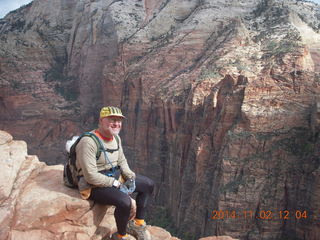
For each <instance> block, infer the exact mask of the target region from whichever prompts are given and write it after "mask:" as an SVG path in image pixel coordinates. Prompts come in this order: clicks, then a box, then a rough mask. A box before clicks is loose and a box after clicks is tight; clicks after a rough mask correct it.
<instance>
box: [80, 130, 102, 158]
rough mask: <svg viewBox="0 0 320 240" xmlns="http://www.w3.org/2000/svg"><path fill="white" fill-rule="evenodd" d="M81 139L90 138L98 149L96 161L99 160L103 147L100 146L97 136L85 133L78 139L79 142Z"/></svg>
mask: <svg viewBox="0 0 320 240" xmlns="http://www.w3.org/2000/svg"><path fill="white" fill-rule="evenodd" d="M82 137H91V138H92V139H93V140H94V142H95V143H96V145H97V148H98V151H97V153H96V160H98V159H99V158H100V155H101V152H102V151H103V150H104V148H103V145H102V143H101V141H100V139H99V138H98V136H97V135H95V134H94V133H92V132H85V133H83V134H82V135H81V136H80V137H79V138H78V139H79V141H80V139H81V138H82Z"/></svg>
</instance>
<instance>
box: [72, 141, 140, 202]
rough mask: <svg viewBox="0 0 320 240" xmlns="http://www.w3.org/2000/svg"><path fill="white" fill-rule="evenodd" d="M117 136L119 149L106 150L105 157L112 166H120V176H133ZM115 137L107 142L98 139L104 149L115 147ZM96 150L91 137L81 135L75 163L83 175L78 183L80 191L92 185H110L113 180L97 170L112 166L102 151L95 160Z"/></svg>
mask: <svg viewBox="0 0 320 240" xmlns="http://www.w3.org/2000/svg"><path fill="white" fill-rule="evenodd" d="M117 137H118V139H119V150H118V151H114V152H113V153H109V152H106V154H107V157H108V159H109V160H110V162H111V163H112V166H113V167H116V166H119V167H120V170H121V175H122V176H124V177H125V178H135V173H134V172H133V171H132V170H131V169H130V168H129V166H128V162H127V159H126V157H125V155H124V153H123V148H122V144H121V139H120V137H119V136H117ZM115 138H116V137H113V139H112V140H111V141H109V142H106V141H104V140H102V139H100V140H101V142H102V143H103V145H104V148H105V149H107V148H108V149H117V148H118V143H117V140H116V139H115ZM97 151H98V147H97V144H96V143H95V141H94V140H93V139H92V138H91V137H83V138H82V139H81V140H80V141H79V143H78V144H77V146H76V156H77V160H76V165H77V169H79V170H80V171H79V175H80V176H83V177H81V178H80V180H79V183H78V187H79V191H80V192H82V191H83V190H86V189H91V188H92V187H112V184H113V182H114V180H115V179H114V178H113V177H109V176H106V175H104V174H102V173H100V172H99V171H103V170H109V169H111V168H112V166H111V165H110V163H109V161H108V160H107V159H106V158H105V155H104V153H103V152H101V155H100V157H99V159H98V160H97V159H96V154H97ZM89 196H90V193H89ZM89 196H87V197H89Z"/></svg>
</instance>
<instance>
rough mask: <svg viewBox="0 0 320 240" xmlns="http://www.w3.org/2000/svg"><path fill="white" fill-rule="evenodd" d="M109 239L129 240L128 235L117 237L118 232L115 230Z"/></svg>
mask: <svg viewBox="0 0 320 240" xmlns="http://www.w3.org/2000/svg"><path fill="white" fill-rule="evenodd" d="M110 240H130V238H129V236H126V237H119V236H118V233H117V232H115V233H114V234H112V236H111V238H110Z"/></svg>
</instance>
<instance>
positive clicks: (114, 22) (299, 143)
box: [0, 0, 320, 240]
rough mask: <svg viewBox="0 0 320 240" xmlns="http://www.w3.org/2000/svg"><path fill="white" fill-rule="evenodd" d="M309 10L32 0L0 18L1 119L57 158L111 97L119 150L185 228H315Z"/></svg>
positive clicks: (230, 2)
mask: <svg viewBox="0 0 320 240" xmlns="http://www.w3.org/2000/svg"><path fill="white" fill-rule="evenodd" d="M319 16H320V9H319V6H318V5H316V4H314V3H311V2H306V1H293V0H292V1H291V0H283V1H273V0H260V1H253V0H243V1H235V0H226V1H213V0H212V1H210V0H183V1H181V0H180V1H178V0H161V1H155V0H144V1H142V0H133V1H120V0H113V1H112V0H107V1H94V0H91V1H89V0H83V1H75V0H74V1H73V0H68V1H67V0H61V1H58V0H51V1H49V0H34V1H33V2H32V3H31V4H29V5H27V6H24V7H23V8H21V9H19V10H17V11H15V12H12V13H10V14H8V15H7V16H6V17H5V18H4V19H1V20H0V33H1V37H0V41H1V46H0V57H1V59H0V60H1V66H0V106H1V107H0V113H1V114H0V128H1V129H4V130H7V131H9V132H10V133H12V135H13V136H15V137H16V138H20V139H23V140H25V141H27V142H28V144H29V146H30V151H31V152H32V153H33V154H37V155H39V157H40V159H41V160H44V161H46V162H47V163H49V164H56V163H61V162H62V161H64V157H63V154H62V151H63V148H64V142H65V140H66V139H68V138H70V137H71V136H73V135H77V134H79V133H81V132H82V131H84V130H90V129H92V128H94V127H95V126H96V121H97V117H98V111H99V108H100V107H102V106H104V105H117V106H120V107H121V108H122V110H123V112H124V114H125V115H126V117H127V118H126V120H125V122H124V124H123V125H124V127H123V132H122V133H121V134H122V138H123V142H124V145H125V146H124V147H125V152H126V156H127V158H128V161H129V163H130V165H131V166H132V168H133V169H134V170H135V171H137V172H140V173H143V174H146V175H147V176H149V177H151V178H152V179H154V180H155V182H156V183H157V186H156V191H155V196H154V199H153V204H154V205H161V206H165V207H167V208H168V209H169V211H170V213H171V217H172V219H173V221H174V223H175V226H176V228H177V229H178V233H179V234H180V235H181V236H182V235H183V236H184V237H185V239H188V238H189V239H195V238H196V237H200V236H201V237H205V236H210V235H229V236H233V237H237V238H241V239H264V240H267V239H281V238H283V239H285V238H289V239H311V240H312V239H318V238H319V235H320V225H319V221H318V220H317V219H318V216H319V211H320V206H319V201H318V199H319V195H320V192H319V188H318V187H317V186H318V184H319V181H320V179H319V178H320V177H319V171H320V170H319V164H320V161H319V154H320V153H319V144H320V142H319V121H320V120H319V104H320V99H319V90H320V89H319V85H320V63H319V59H320V58H319V56H320V55H319V54H320V44H319V43H320V41H319V40H320V34H319V30H320V27H319V26H320V21H319V18H320V17H319ZM215 211H219V212H218V213H217V212H215ZM194 223H197V224H194Z"/></svg>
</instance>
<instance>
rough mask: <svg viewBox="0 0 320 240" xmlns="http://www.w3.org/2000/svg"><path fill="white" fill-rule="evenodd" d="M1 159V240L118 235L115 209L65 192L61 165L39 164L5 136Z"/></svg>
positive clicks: (159, 237) (164, 235)
mask: <svg viewBox="0 0 320 240" xmlns="http://www.w3.org/2000/svg"><path fill="white" fill-rule="evenodd" d="M0 157H1V158H0V162H1V166H2V170H1V176H0V184H1V185H0V223H1V229H0V239H3V240H5V239H10V240H15V239H16V240H20V239H32V240H37V239H39V240H40V239H48V240H49V239H68V240H70V239H71V240H72V239H74V240H80V239H81V240H85V239H87V240H89V239H97V240H98V239H101V238H102V237H103V236H105V235H107V234H110V235H111V234H112V233H113V232H115V231H116V225H115V221H114V217H113V212H114V208H113V207H110V206H102V205H94V204H93V203H92V202H90V201H86V200H82V199H81V198H80V197H79V196H80V195H79V193H78V192H77V190H75V189H70V188H67V187H65V186H64V185H63V181H62V172H63V166H62V165H55V166H47V165H46V164H44V163H41V162H39V161H38V158H37V157H36V156H30V155H28V154H27V145H26V143H25V142H24V141H15V140H13V139H12V136H11V135H10V134H8V133H6V132H4V131H0ZM148 230H149V232H150V233H151V237H152V239H154V240H164V239H165V240H175V239H176V240H178V238H174V237H171V235H170V234H169V233H168V232H167V231H165V230H164V229H162V228H159V227H153V226H148ZM132 239H135V238H133V237H132Z"/></svg>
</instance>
